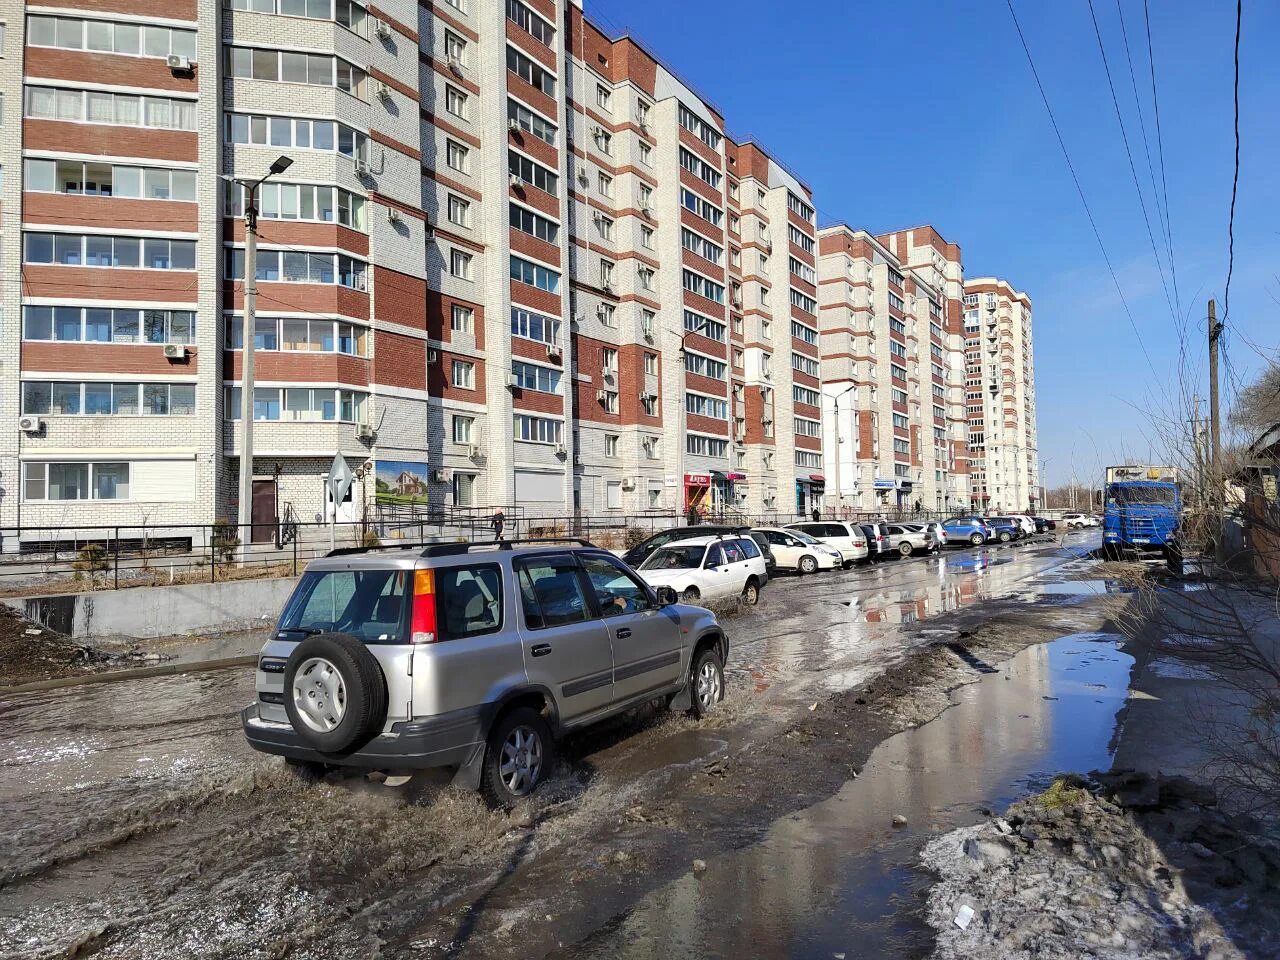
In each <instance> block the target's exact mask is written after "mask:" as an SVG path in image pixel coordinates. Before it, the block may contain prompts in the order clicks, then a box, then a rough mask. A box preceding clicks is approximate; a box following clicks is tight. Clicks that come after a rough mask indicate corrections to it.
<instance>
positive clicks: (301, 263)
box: [223, 248, 368, 290]
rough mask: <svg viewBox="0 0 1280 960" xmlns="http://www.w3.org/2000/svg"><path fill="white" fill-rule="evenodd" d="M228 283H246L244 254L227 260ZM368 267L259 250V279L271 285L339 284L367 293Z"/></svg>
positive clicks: (325, 256) (340, 258)
mask: <svg viewBox="0 0 1280 960" xmlns="http://www.w3.org/2000/svg"><path fill="white" fill-rule="evenodd" d="M223 263H224V264H225V271H226V277H227V279H228V280H243V279H244V250H243V249H239V248H236V249H233V250H231V251H230V256H227V257H224V259H223ZM367 269H368V264H366V263H365V262H364V261H363V260H356V259H355V258H353V257H348V256H347V255H346V254H341V253H339V254H333V253H307V252H306V251H302V250H259V251H258V279H259V280H264V281H269V282H272V283H336V284H339V285H340V286H344V287H351V288H352V289H354V290H365V289H367V285H366V271H367Z"/></svg>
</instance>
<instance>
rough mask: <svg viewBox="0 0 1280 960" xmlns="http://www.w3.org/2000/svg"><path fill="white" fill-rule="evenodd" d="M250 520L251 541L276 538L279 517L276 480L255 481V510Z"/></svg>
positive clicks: (258, 541)
mask: <svg viewBox="0 0 1280 960" xmlns="http://www.w3.org/2000/svg"><path fill="white" fill-rule="evenodd" d="M250 520H251V526H250V527H249V541H250V543H271V542H272V541H274V540H275V538H276V525H277V524H278V523H279V517H278V515H277V513H276V482H275V481H274V480H255V481H253V510H252V513H251V514H250Z"/></svg>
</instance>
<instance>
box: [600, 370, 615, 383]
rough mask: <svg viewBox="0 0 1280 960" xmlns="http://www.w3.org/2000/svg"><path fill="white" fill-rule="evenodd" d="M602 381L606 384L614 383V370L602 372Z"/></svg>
mask: <svg viewBox="0 0 1280 960" xmlns="http://www.w3.org/2000/svg"><path fill="white" fill-rule="evenodd" d="M600 379H601V380H603V381H604V382H605V383H613V371H612V370H601V371H600Z"/></svg>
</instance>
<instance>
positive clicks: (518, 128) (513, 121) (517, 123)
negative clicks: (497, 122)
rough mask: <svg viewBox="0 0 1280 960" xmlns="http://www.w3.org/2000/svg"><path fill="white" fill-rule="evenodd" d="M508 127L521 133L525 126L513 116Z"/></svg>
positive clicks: (514, 131) (508, 122)
mask: <svg viewBox="0 0 1280 960" xmlns="http://www.w3.org/2000/svg"><path fill="white" fill-rule="evenodd" d="M507 129H508V130H510V131H512V132H513V133H520V132H521V131H522V130H523V129H524V128H523V127H521V126H520V121H519V120H517V119H516V118H515V117H512V118H511V119H510V120H508V121H507Z"/></svg>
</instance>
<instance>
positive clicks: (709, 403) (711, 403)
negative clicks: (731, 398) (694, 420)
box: [684, 393, 729, 420]
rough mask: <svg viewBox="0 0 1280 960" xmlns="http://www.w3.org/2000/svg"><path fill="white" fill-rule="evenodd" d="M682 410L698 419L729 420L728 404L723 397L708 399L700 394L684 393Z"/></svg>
mask: <svg viewBox="0 0 1280 960" xmlns="http://www.w3.org/2000/svg"><path fill="white" fill-rule="evenodd" d="M684 409H685V411H686V412H687V413H694V414H697V415H698V416H700V417H713V418H715V419H716V420H728V419H729V403H728V401H727V400H725V399H724V398H723V397H708V396H705V395H703V394H701V393H686V394H685V395H684Z"/></svg>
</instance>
